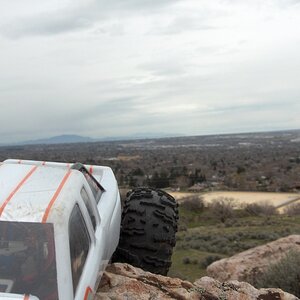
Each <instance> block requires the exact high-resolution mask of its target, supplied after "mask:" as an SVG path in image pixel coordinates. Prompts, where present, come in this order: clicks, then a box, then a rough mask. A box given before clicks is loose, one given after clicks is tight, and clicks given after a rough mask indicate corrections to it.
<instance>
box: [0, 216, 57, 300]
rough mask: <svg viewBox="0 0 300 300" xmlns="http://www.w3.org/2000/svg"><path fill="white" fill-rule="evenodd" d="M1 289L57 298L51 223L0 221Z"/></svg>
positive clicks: (46, 298)
mask: <svg viewBox="0 0 300 300" xmlns="http://www.w3.org/2000/svg"><path fill="white" fill-rule="evenodd" d="M0 292H2V293H15V294H31V295H34V296H37V297H38V298H39V299H40V300H57V299H58V293H57V276H56V261H55V245H54V230H53V224H42V223H29V222H7V221H0Z"/></svg>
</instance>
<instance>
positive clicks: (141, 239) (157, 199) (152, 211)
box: [114, 188, 178, 275]
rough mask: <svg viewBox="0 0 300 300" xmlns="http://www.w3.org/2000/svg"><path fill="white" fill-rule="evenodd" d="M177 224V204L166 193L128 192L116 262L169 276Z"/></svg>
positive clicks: (140, 189)
mask: <svg viewBox="0 0 300 300" xmlns="http://www.w3.org/2000/svg"><path fill="white" fill-rule="evenodd" d="M177 221H178V205H177V203H176V202H175V199H174V198H173V197H172V196H170V195H169V194H167V193H165V192H164V191H161V190H154V189H149V188H138V189H135V190H133V191H130V192H128V193H127V199H126V200H125V203H124V208H123V213H122V223H121V232H120V241H119V245H118V248H117V250H116V252H115V255H114V261H118V262H126V263H129V264H132V265H133V266H136V267H139V268H142V269H143V270H145V271H149V272H152V273H156V274H161V275H167V273H168V270H169V268H170V266H171V256H172V252H173V247H174V246H175V243H176V238H175V234H176V232H177Z"/></svg>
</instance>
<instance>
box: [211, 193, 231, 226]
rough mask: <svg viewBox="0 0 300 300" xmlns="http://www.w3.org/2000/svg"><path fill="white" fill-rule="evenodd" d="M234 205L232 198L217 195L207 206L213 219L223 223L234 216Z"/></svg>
mask: <svg viewBox="0 0 300 300" xmlns="http://www.w3.org/2000/svg"><path fill="white" fill-rule="evenodd" d="M234 205H235V204H234V200H233V199H231V198H224V197H219V198H217V199H214V200H213V201H212V202H211V203H210V204H209V206H208V208H209V210H210V212H211V214H212V216H213V217H214V218H215V219H217V220H219V221H221V222H222V223H225V222H226V220H227V219H230V218H232V217H233V216H234Z"/></svg>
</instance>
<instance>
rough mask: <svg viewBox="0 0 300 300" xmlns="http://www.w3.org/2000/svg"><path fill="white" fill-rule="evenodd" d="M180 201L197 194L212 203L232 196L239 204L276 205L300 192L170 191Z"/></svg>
mask: <svg viewBox="0 0 300 300" xmlns="http://www.w3.org/2000/svg"><path fill="white" fill-rule="evenodd" d="M170 194H171V195H172V196H173V197H174V198H175V199H176V200H177V201H178V202H180V201H181V200H182V199H183V198H185V197H188V196H192V195H196V196H198V197H200V196H202V197H203V198H204V201H205V202H206V203H210V202H212V201H214V200H215V199H217V198H220V197H223V198H231V199H233V200H234V202H235V203H236V204H237V205H239V204H241V205H242V204H245V203H268V204H271V205H274V206H275V207H277V206H281V205H284V204H290V202H293V199H296V198H299V197H300V194H297V193H268V192H230V191H218V192H207V193H185V192H171V193H170Z"/></svg>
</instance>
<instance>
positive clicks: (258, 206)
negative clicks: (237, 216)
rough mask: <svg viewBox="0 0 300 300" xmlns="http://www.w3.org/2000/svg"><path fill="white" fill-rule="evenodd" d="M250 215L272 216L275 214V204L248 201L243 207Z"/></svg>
mask: <svg viewBox="0 0 300 300" xmlns="http://www.w3.org/2000/svg"><path fill="white" fill-rule="evenodd" d="M244 210H245V212H246V213H248V214H249V215H250V216H273V215H276V214H277V211H276V208H275V206H273V205H271V204H269V203H267V202H265V203H250V204H246V206H245V207H244Z"/></svg>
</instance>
